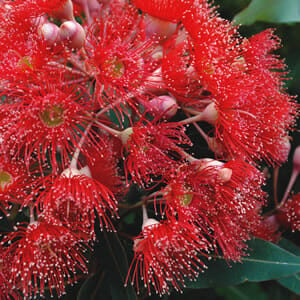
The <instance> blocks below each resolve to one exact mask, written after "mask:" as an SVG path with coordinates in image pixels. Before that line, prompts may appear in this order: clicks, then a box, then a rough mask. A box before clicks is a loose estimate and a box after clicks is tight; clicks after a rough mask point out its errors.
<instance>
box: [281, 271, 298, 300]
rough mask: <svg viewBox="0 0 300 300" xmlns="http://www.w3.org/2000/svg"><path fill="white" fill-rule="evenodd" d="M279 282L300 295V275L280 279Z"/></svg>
mask: <svg viewBox="0 0 300 300" xmlns="http://www.w3.org/2000/svg"><path fill="white" fill-rule="evenodd" d="M278 282H279V283H280V284H281V285H283V286H284V287H286V288H287V289H289V290H291V291H292V292H294V293H295V294H297V295H300V273H297V274H295V275H293V276H291V277H287V278H283V279H280V280H278Z"/></svg>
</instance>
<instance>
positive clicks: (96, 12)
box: [88, 0, 101, 18]
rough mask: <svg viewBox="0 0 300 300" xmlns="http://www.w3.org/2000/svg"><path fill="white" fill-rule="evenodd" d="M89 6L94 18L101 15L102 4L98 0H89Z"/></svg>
mask: <svg viewBox="0 0 300 300" xmlns="http://www.w3.org/2000/svg"><path fill="white" fill-rule="evenodd" d="M88 7H89V11H90V14H91V16H92V17H93V18H96V17H98V16H100V12H101V5H100V4H99V2H98V1H97V0H89V2H88Z"/></svg>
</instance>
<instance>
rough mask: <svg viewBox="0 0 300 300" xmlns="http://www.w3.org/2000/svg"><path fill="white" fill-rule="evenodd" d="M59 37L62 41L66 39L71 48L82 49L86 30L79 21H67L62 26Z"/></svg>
mask: <svg viewBox="0 0 300 300" xmlns="http://www.w3.org/2000/svg"><path fill="white" fill-rule="evenodd" d="M59 37H60V39H61V41H66V42H67V43H68V46H69V47H70V48H76V49H80V48H81V47H82V46H83V43H84V40H85V31H84V29H83V28H82V26H81V25H80V24H78V23H77V22H75V21H67V22H64V23H63V24H62V25H61V26H60V29H59Z"/></svg>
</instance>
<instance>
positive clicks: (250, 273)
mask: <svg viewBox="0 0 300 300" xmlns="http://www.w3.org/2000/svg"><path fill="white" fill-rule="evenodd" d="M248 245H249V253H250V256H248V257H244V258H242V263H230V264H231V266H229V263H228V262H226V261H225V260H224V259H223V258H221V257H220V258H218V259H216V260H215V261H211V262H208V263H207V265H208V269H207V270H205V272H204V273H203V274H200V275H199V277H198V279H197V280H196V281H195V282H190V283H187V288H208V287H222V286H228V285H236V284H239V283H242V282H246V281H254V282H259V281H265V280H271V279H279V278H283V277H287V276H291V275H293V274H295V273H298V272H300V258H299V257H297V256H295V255H294V254H292V253H290V252H288V251H287V250H285V249H283V248H281V247H279V246H277V245H275V244H272V243H270V242H266V241H263V240H260V239H253V240H251V241H249V243H248ZM250 249H251V250H250Z"/></svg>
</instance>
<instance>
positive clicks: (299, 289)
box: [278, 239, 300, 295]
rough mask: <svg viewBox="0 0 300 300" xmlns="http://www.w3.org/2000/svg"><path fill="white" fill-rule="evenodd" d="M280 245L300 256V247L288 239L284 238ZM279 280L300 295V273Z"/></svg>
mask: <svg viewBox="0 0 300 300" xmlns="http://www.w3.org/2000/svg"><path fill="white" fill-rule="evenodd" d="M279 245H280V246H281V247H282V248H284V249H286V250H287V251H289V252H291V253H293V254H294V255H296V256H300V247H298V246H296V245H295V244H293V243H292V242H290V241H289V240H286V239H282V240H281V241H280V242H279ZM278 282H279V283H280V284H281V285H283V286H284V287H286V288H288V289H289V290H291V291H293V292H294V293H296V294H297V295H300V273H297V274H295V275H293V276H290V277H287V278H283V279H280V280H278Z"/></svg>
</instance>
